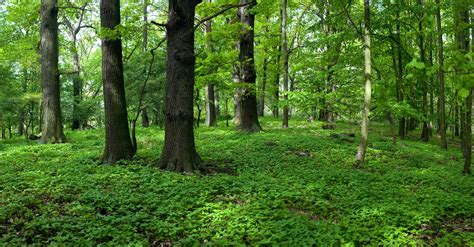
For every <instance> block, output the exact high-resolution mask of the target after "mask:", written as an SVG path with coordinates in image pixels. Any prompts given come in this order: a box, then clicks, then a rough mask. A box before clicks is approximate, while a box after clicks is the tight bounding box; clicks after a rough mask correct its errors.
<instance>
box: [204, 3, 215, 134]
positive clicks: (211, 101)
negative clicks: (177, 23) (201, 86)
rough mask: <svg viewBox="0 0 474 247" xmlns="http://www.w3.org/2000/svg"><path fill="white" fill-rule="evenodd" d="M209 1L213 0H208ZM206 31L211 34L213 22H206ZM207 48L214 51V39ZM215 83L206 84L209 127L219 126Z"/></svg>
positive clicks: (210, 51) (209, 40)
mask: <svg viewBox="0 0 474 247" xmlns="http://www.w3.org/2000/svg"><path fill="white" fill-rule="evenodd" d="M208 2H209V3H211V2H212V0H208ZM205 32H206V36H207V35H211V32H212V22H211V21H207V22H206V23H205ZM207 50H208V52H209V53H212V52H213V48H212V39H210V38H208V43H207ZM211 67H212V72H211V73H213V72H214V68H215V67H214V65H211ZM214 88H215V87H214V83H213V82H208V83H207V85H206V125H207V126H209V127H216V126H217V114H216V99H215V92H214Z"/></svg>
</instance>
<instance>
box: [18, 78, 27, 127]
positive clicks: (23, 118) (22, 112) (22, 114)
mask: <svg viewBox="0 0 474 247" xmlns="http://www.w3.org/2000/svg"><path fill="white" fill-rule="evenodd" d="M23 76H24V78H23V79H24V80H23V83H22V85H21V90H22V92H23V93H27V91H28V70H27V69H23ZM26 108H27V105H25V106H23V107H21V109H20V114H19V123H18V135H19V136H22V135H23V133H24V132H25V121H26V116H25V114H26V113H25V111H26ZM26 132H28V130H26Z"/></svg>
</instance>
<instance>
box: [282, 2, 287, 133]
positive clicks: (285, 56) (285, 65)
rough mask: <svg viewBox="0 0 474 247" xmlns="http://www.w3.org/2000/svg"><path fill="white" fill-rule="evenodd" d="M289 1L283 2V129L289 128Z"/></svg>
mask: <svg viewBox="0 0 474 247" xmlns="http://www.w3.org/2000/svg"><path fill="white" fill-rule="evenodd" d="M287 9H288V1H287V0H283V4H282V7H281V41H282V47H283V91H284V94H283V99H284V100H285V106H284V107H283V116H282V127H283V128H288V102H287V101H288V41H287V38H286V28H287Z"/></svg>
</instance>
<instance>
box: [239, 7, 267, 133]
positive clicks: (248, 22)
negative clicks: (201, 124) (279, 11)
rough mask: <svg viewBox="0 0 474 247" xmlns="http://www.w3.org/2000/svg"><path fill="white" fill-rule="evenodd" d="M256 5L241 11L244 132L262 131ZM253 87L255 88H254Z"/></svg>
mask: <svg viewBox="0 0 474 247" xmlns="http://www.w3.org/2000/svg"><path fill="white" fill-rule="evenodd" d="M250 1H251V0H240V3H241V4H246V3H249V2H250ZM255 4H256V3H253V4H250V5H247V6H245V7H241V8H240V11H239V15H240V21H241V23H242V25H243V26H244V29H243V30H242V34H241V35H240V43H239V48H240V49H239V50H240V66H241V69H240V71H241V81H242V82H243V83H244V84H245V87H244V89H243V90H242V95H241V98H240V102H241V109H240V112H241V122H240V127H239V129H240V130H241V131H244V132H251V133H252V132H258V131H261V130H262V127H261V126H260V123H259V121H258V114H257V96H256V95H255V88H254V87H255V85H256V79H257V73H256V71H255V59H254V27H255V14H254V13H253V12H252V11H250V8H252V7H253V6H255ZM252 87H253V88H252Z"/></svg>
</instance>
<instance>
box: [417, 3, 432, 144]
mask: <svg viewBox="0 0 474 247" xmlns="http://www.w3.org/2000/svg"><path fill="white" fill-rule="evenodd" d="M418 5H419V6H420V7H421V8H423V0H418ZM422 11H424V10H422ZM423 20H424V14H423V13H421V16H420V19H419V21H418V42H419V43H418V47H419V49H420V60H421V62H422V63H423V64H426V55H425V34H424V29H423ZM424 72H425V69H424V68H423V72H422V75H421V76H420V81H419V83H420V84H421V86H422V91H423V96H422V97H423V102H422V106H421V108H422V111H423V130H422V132H421V139H422V140H423V141H424V142H428V141H429V139H430V133H429V126H428V83H427V81H426V76H425V73H424Z"/></svg>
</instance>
